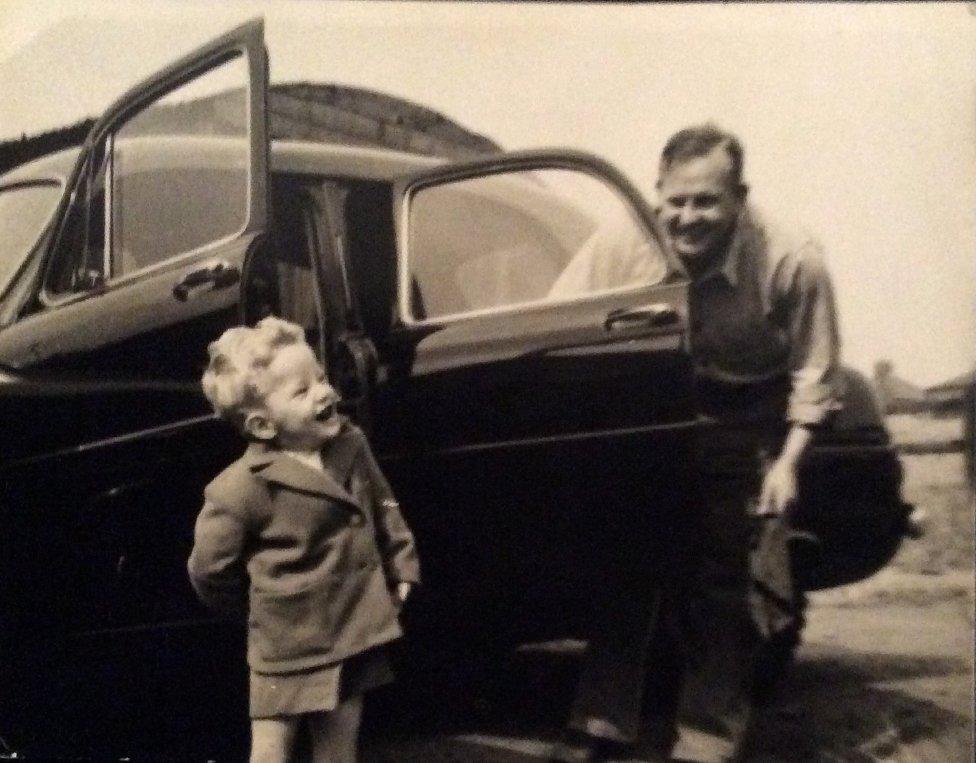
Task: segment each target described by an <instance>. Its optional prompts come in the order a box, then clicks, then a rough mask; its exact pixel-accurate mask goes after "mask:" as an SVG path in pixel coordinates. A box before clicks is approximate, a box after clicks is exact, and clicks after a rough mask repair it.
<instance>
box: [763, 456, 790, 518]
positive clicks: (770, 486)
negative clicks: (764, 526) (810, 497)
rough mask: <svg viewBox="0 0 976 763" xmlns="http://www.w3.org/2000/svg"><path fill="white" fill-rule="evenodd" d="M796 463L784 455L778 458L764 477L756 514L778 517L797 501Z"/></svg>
mask: <svg viewBox="0 0 976 763" xmlns="http://www.w3.org/2000/svg"><path fill="white" fill-rule="evenodd" d="M797 492H798V490H797V478H796V464H794V463H792V461H790V460H788V459H784V458H783V457H782V456H781V457H780V458H777V459H776V461H775V462H774V463H773V466H772V467H771V468H770V470H769V471H768V472H766V477H765V478H764V479H763V484H762V491H761V492H760V494H759V505H758V506H757V507H756V514H757V515H758V516H760V517H778V516H780V515H782V514H783V513H784V512H785V511H786V510H787V509H788V508H789V507H790V506H792V505H793V504H794V503H795V502H796V496H797Z"/></svg>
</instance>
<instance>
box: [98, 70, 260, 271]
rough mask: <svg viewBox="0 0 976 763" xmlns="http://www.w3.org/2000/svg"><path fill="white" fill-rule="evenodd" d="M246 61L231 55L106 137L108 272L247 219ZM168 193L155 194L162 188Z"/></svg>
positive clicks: (151, 262) (155, 260)
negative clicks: (109, 229)
mask: <svg viewBox="0 0 976 763" xmlns="http://www.w3.org/2000/svg"><path fill="white" fill-rule="evenodd" d="M246 79H247V71H246V60H245V59H244V58H243V57H242V56H240V55H236V56H234V57H233V58H231V59H230V60H228V61H226V62H225V63H223V64H222V65H221V66H219V67H217V68H215V69H212V70H211V71H209V72H207V73H206V74H205V75H203V76H201V77H198V78H197V79H194V80H192V81H191V82H190V83H189V84H187V85H184V86H183V87H180V88H177V89H175V90H173V91H171V92H170V93H168V94H167V95H166V96H164V97H163V98H160V99H159V100H157V101H155V102H153V103H152V105H151V106H149V107H147V108H145V109H143V110H142V111H140V112H138V113H137V114H136V115H135V116H133V117H131V118H130V119H129V120H128V121H126V122H125V123H124V124H123V125H122V126H121V127H120V128H119V129H118V130H117V131H116V132H115V133H114V135H113V136H112V139H111V142H110V144H109V145H110V157H111V164H110V167H111V182H110V194H109V197H110V199H111V220H112V236H111V261H112V264H111V268H112V277H119V276H125V275H128V274H130V273H133V272H136V271H139V270H143V269H145V268H149V267H153V266H155V265H158V264H159V263H161V262H164V261H166V260H168V259H170V258H172V257H175V256H177V255H181V254H183V253H187V252H192V251H195V250H197V249H200V248H202V247H205V246H208V245H210V244H214V243H216V242H219V241H222V240H225V239H227V238H229V237H232V236H235V235H237V234H238V233H240V232H241V230H242V229H243V228H244V226H245V224H246V222H247V213H248V199H247V186H248V183H247V181H248V177H247V174H248V166H249V146H248V143H247V140H246V138H247V113H248V112H247V108H248V104H247V89H246V88H244V87H241V86H240V83H241V82H244V81H246ZM161 189H165V193H164V194H161V193H160V190H161Z"/></svg>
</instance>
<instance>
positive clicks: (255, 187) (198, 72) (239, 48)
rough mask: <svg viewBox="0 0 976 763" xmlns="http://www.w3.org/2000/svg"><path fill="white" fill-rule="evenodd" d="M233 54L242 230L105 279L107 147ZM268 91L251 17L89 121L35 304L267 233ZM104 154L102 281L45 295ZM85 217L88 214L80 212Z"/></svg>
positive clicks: (52, 304) (69, 298)
mask: <svg viewBox="0 0 976 763" xmlns="http://www.w3.org/2000/svg"><path fill="white" fill-rule="evenodd" d="M238 56H240V57H241V58H242V59H243V60H244V62H245V65H246V66H247V83H246V91H247V104H246V122H247V136H246V138H245V142H246V143H247V145H248V148H249V161H248V168H247V180H246V196H247V205H246V219H245V222H244V224H243V226H242V228H241V229H240V230H239V231H238V232H237V233H235V234H233V235H229V236H225V237H223V238H222V239H221V240H219V241H214V242H209V243H207V244H205V245H203V246H201V247H198V248H196V249H194V250H192V251H189V252H182V253H179V254H177V255H174V256H172V257H169V258H166V259H164V260H162V261H160V262H158V263H155V264H154V265H152V266H149V267H146V268H141V269H139V270H138V271H132V272H131V273H128V274H124V275H122V276H119V277H118V278H113V276H112V273H111V264H112V263H111V236H112V230H111V198H110V195H111V185H112V184H111V182H110V181H111V173H112V166H111V164H112V154H111V152H110V148H111V143H112V141H113V139H114V135H115V133H116V132H117V130H118V129H119V128H120V127H121V126H122V125H123V124H124V123H125V122H126V121H127V120H128V119H130V118H131V117H133V116H135V115H136V114H137V113H138V112H140V111H142V110H143V109H144V108H146V107H147V106H149V105H151V104H152V103H153V102H154V101H156V100H158V99H160V98H162V97H164V96H165V95H167V94H168V93H170V92H172V91H174V90H176V89H178V88H180V87H182V86H183V85H185V84H187V83H188V82H191V81H192V80H194V79H197V78H198V77H201V76H203V75H205V74H206V73H208V72H210V71H212V70H213V69H215V68H217V67H219V66H221V65H222V64H224V63H226V62H227V61H229V60H233V59H234V58H236V57H238ZM267 89H268V58H267V51H266V49H265V46H264V20H263V19H261V18H256V19H252V20H250V21H248V22H245V23H244V24H242V25H240V26H239V27H237V28H235V29H232V30H230V31H229V32H227V33H225V34H223V35H221V36H220V37H218V38H216V39H214V40H212V41H211V42H209V43H207V44H205V45H203V46H201V47H200V48H198V49H197V50H195V51H193V52H191V53H189V54H187V55H185V56H183V57H181V58H180V59H178V60H177V61H175V62H173V63H172V64H170V65H169V66H167V67H166V68H164V69H163V70H161V71H160V72H158V73H156V74H155V75H152V76H151V77H149V78H148V79H147V80H144V81H143V82H142V83H140V84H139V85H136V86H135V87H134V88H132V89H130V90H129V91H128V92H126V93H125V94H124V95H122V96H121V97H120V98H119V99H118V100H116V102H115V103H114V104H113V105H112V106H111V107H109V109H108V110H107V111H106V112H105V113H104V114H103V115H102V117H101V118H100V119H99V120H98V122H96V124H95V125H94V126H93V127H92V129H91V131H90V132H89V134H88V137H87V138H86V140H85V143H84V144H83V146H82V151H81V155H80V156H79V158H78V161H77V162H76V163H75V166H74V168H73V170H72V172H71V175H70V177H69V180H68V182H67V184H66V187H68V188H70V189H71V190H70V192H69V193H65V194H63V196H62V199H61V202H60V204H59V206H58V209H57V212H56V213H55V216H54V220H55V222H54V226H55V232H54V235H52V236H51V237H50V240H49V241H48V243H47V246H46V250H45V253H44V263H43V265H42V267H41V274H40V278H39V285H38V287H37V289H38V291H37V295H38V296H37V299H38V302H39V303H40V306H41V309H49V308H56V307H60V306H62V305H65V304H69V303H72V302H76V301H79V300H82V299H87V298H88V297H90V296H92V295H94V294H98V293H100V292H102V291H104V290H105V289H106V288H107V287H108V286H109V285H112V286H115V285H116V284H124V283H127V282H129V281H130V280H136V275H137V274H138V276H140V277H141V276H142V275H144V274H147V273H151V272H156V271H159V270H164V269H168V268H169V267H177V266H179V265H180V264H182V263H183V262H184V261H186V260H189V259H193V258H195V257H198V256H200V255H201V254H202V253H204V252H206V251H209V250H210V249H211V248H217V247H220V246H221V245H223V244H226V243H227V242H228V241H230V240H233V239H237V238H241V237H242V236H245V235H247V234H249V233H255V234H258V233H262V232H264V231H265V230H266V229H267V221H268V192H269V177H268V172H269V154H270V146H269V140H268V129H267V114H266V108H265V104H266V100H267ZM100 151H103V152H104V151H109V153H108V154H107V155H105V154H104V153H103V154H102V156H104V157H105V158H104V162H105V165H106V166H105V174H106V183H105V191H104V194H105V199H104V204H105V211H104V213H105V220H104V225H105V226H106V230H105V234H104V237H105V241H104V242H103V257H102V266H103V281H102V283H101V284H100V285H99V286H98V287H96V288H93V289H87V290H83V291H78V292H70V293H66V294H57V293H52V292H51V291H50V290H49V289H48V283H49V279H50V278H51V272H52V270H53V269H54V262H55V261H56V260H57V259H58V254H59V253H60V251H62V250H61V249H60V247H61V246H62V241H63V239H64V236H65V234H66V229H67V227H68V224H69V218H70V216H71V214H72V212H73V211H74V210H75V209H76V206H77V205H79V204H86V201H85V200H84V199H83V197H84V196H85V195H86V186H87V183H88V182H89V180H90V179H91V177H92V172H95V171H96V170H95V169H93V166H92V165H93V162H95V161H96V160H97V159H98V158H99V154H100ZM85 214H86V216H87V210H86V211H85Z"/></svg>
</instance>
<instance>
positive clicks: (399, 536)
mask: <svg viewBox="0 0 976 763" xmlns="http://www.w3.org/2000/svg"><path fill="white" fill-rule="evenodd" d="M362 458H363V463H364V464H365V467H366V473H367V477H368V478H369V482H370V494H371V495H372V498H373V506H374V511H375V516H376V536H377V537H376V540H377V543H378V544H379V547H380V551H381V552H382V554H383V568H384V570H385V571H386V577H387V579H388V580H390V581H393V582H397V583H419V582H420V561H419V559H418V558H417V550H416V547H415V545H414V540H413V533H411V532H410V528H409V527H407V523H406V522H405V521H404V519H403V515H402V514H401V513H400V504H399V503H397V500H396V498H395V497H394V495H393V490H392V488H390V483H389V482H387V480H386V477H385V476H384V474H383V472H382V471H381V470H380V466H379V464H378V463H377V462H376V458H375V456H373V451H372V449H371V448H370V447H369V443H368V442H367V441H366V438H365V437H363V451H362Z"/></svg>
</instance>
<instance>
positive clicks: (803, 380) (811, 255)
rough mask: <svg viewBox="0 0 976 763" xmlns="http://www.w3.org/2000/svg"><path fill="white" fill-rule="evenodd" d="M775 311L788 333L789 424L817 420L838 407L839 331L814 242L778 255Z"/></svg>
mask: <svg viewBox="0 0 976 763" xmlns="http://www.w3.org/2000/svg"><path fill="white" fill-rule="evenodd" d="M774 283H775V285H776V286H778V288H777V289H776V291H777V292H778V295H779V299H778V300H777V301H778V303H779V304H778V308H779V309H778V312H779V313H780V315H781V316H782V323H783V328H784V329H785V330H786V332H787V333H788V335H789V342H790V354H789V371H790V376H791V380H792V390H791V393H790V399H789V404H788V407H787V418H788V419H789V421H790V423H792V424H800V425H806V426H816V425H819V424H823V423H824V422H825V421H826V420H827V419H828V417H829V416H830V414H831V413H832V412H833V411H835V410H836V409H838V408H839V407H840V399H841V394H842V389H841V383H842V377H841V373H840V335H839V331H838V327H837V308H836V305H835V303H834V290H833V285H832V284H831V281H830V275H829V274H828V272H827V267H826V265H825V263H824V260H823V255H822V250H821V248H820V246H819V245H818V244H815V243H813V242H808V243H807V244H805V245H804V246H803V247H801V248H800V249H799V250H798V251H797V252H796V253H795V254H793V255H791V256H789V257H786V258H784V260H783V261H782V263H781V267H780V272H779V273H777V277H776V278H775V279H774Z"/></svg>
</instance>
